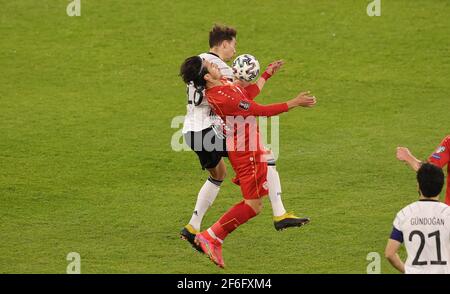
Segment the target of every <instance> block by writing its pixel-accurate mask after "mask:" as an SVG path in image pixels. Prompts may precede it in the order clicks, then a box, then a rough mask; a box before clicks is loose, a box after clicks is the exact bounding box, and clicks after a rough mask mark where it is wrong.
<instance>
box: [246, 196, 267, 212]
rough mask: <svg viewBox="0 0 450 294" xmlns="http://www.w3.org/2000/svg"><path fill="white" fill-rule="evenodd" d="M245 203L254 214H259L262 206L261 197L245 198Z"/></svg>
mask: <svg viewBox="0 0 450 294" xmlns="http://www.w3.org/2000/svg"><path fill="white" fill-rule="evenodd" d="M245 202H246V203H247V205H248V206H250V207H251V208H252V209H253V211H254V212H255V214H259V213H260V212H261V211H262V208H263V202H262V200H261V199H257V200H246V201H245Z"/></svg>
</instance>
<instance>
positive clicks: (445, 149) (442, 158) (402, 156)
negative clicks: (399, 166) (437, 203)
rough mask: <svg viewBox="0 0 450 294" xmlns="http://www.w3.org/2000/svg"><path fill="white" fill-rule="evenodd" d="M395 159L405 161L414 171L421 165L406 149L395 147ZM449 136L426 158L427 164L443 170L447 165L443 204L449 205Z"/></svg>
mask: <svg viewBox="0 0 450 294" xmlns="http://www.w3.org/2000/svg"><path fill="white" fill-rule="evenodd" d="M397 159H398V160H401V161H405V162H406V163H408V165H409V166H410V167H411V168H412V169H413V170H415V171H417V170H418V169H419V168H420V166H421V165H422V161H420V160H418V159H417V158H416V157H415V156H414V155H412V153H411V151H409V149H408V148H406V147H397ZM449 161H450V135H449V136H447V137H445V138H444V140H442V142H441V144H440V145H439V146H438V147H437V148H436V150H435V151H434V153H433V154H431V156H430V157H429V158H428V162H430V163H432V164H434V165H436V166H438V167H440V168H443V167H444V166H445V165H447V191H446V194H445V204H447V205H450V164H449Z"/></svg>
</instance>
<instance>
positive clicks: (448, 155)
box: [428, 136, 450, 168]
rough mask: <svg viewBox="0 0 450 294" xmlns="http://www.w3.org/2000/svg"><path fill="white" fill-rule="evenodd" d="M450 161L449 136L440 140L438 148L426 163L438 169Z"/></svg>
mask: <svg viewBox="0 0 450 294" xmlns="http://www.w3.org/2000/svg"><path fill="white" fill-rule="evenodd" d="M449 160H450V136H447V137H445V139H444V140H442V142H441V144H440V145H439V147H438V148H437V149H436V151H434V153H433V154H431V156H430V157H429V158H428V161H429V162H431V163H432V164H434V165H437V166H439V167H440V168H442V167H444V166H445V165H446V164H447V163H448V162H449Z"/></svg>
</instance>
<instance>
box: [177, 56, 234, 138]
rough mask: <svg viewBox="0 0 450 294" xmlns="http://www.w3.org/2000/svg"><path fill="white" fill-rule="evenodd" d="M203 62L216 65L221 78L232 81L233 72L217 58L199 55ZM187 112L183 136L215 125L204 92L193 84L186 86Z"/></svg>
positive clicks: (215, 118)
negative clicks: (206, 61)
mask: <svg viewBox="0 0 450 294" xmlns="http://www.w3.org/2000/svg"><path fill="white" fill-rule="evenodd" d="M199 56H200V57H201V58H203V59H204V60H208V61H209V62H211V63H214V64H217V66H218V68H219V70H220V73H221V74H222V76H223V77H225V78H227V79H229V80H231V81H232V80H233V70H232V69H231V67H229V66H228V64H226V63H225V62H224V61H223V60H222V59H220V57H219V56H217V55H215V54H213V53H202V54H200V55H199ZM186 92H187V106H186V109H187V112H186V116H185V118H184V124H183V134H185V133H187V132H199V131H202V130H204V129H206V128H209V127H211V126H212V125H214V124H216V123H217V117H216V116H215V114H214V112H213V111H212V110H211V107H210V106H209V104H208V100H207V99H206V97H205V91H204V90H203V91H201V92H199V91H198V90H197V89H196V88H195V87H194V85H193V84H189V85H187V90H186Z"/></svg>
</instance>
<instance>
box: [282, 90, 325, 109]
mask: <svg viewBox="0 0 450 294" xmlns="http://www.w3.org/2000/svg"><path fill="white" fill-rule="evenodd" d="M316 103H317V100H316V97H315V96H311V94H310V93H309V91H308V92H301V93H300V94H298V95H297V97H295V98H294V99H291V100H289V101H287V102H286V104H287V105H288V108H289V109H291V108H294V107H299V106H301V107H313V106H314V105H316Z"/></svg>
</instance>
